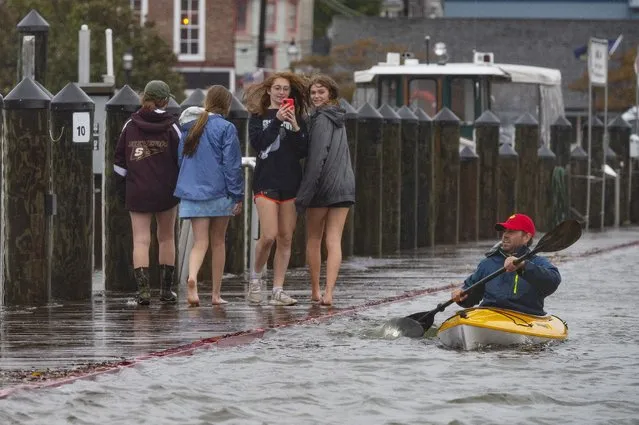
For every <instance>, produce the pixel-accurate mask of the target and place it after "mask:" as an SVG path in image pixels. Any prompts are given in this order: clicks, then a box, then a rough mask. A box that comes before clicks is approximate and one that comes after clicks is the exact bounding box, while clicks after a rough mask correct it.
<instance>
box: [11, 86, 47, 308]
mask: <svg viewBox="0 0 639 425" xmlns="http://www.w3.org/2000/svg"><path fill="white" fill-rule="evenodd" d="M50 103H51V99H50V98H49V96H48V95H47V94H46V93H44V92H43V91H42V90H41V89H40V88H39V87H38V85H37V84H36V83H35V81H34V80H33V79H32V78H30V77H27V78H24V79H23V80H22V81H21V82H20V83H19V84H18V85H17V86H16V87H14V89H13V90H11V92H10V93H9V94H8V95H7V97H6V98H5V99H4V109H5V114H4V118H5V123H6V128H5V129H4V134H5V139H4V143H3V146H2V150H3V152H2V167H3V170H2V171H3V176H2V205H3V211H2V225H3V228H4V229H3V230H4V232H3V240H2V245H3V249H4V269H3V271H2V272H3V275H4V297H3V298H4V299H3V300H2V304H4V305H43V304H46V303H47V302H48V301H49V298H50V293H49V280H50V277H51V275H50V260H51V239H50V236H51V233H50V232H51V216H52V215H53V214H55V197H54V196H53V195H52V194H51V193H50V187H49V184H50V175H51V152H50V150H49V149H50V146H51V138H50V137H49V105H50Z"/></svg>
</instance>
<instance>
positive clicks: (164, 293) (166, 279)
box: [160, 264, 177, 304]
mask: <svg viewBox="0 0 639 425" xmlns="http://www.w3.org/2000/svg"><path fill="white" fill-rule="evenodd" d="M174 272H175V266H167V265H166V264H160V301H162V302H163V303H171V304H173V303H175V302H177V294H176V293H175V292H173V282H174V279H173V277H174Z"/></svg>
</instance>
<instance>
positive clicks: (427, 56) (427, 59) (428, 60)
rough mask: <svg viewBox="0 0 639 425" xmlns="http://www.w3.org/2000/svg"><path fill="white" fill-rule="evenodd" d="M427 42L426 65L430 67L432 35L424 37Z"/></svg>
mask: <svg viewBox="0 0 639 425" xmlns="http://www.w3.org/2000/svg"><path fill="white" fill-rule="evenodd" d="M424 41H425V42H426V65H430V35H427V36H426V37H424Z"/></svg>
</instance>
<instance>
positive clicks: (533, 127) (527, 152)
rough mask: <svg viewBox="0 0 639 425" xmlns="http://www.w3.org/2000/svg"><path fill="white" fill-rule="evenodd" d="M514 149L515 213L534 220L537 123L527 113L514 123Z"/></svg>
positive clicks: (536, 177)
mask: <svg viewBox="0 0 639 425" xmlns="http://www.w3.org/2000/svg"><path fill="white" fill-rule="evenodd" d="M515 148H516V149H517V153H518V154H519V175H518V177H517V200H516V203H515V208H516V212H519V213H522V214H527V215H529V216H530V217H533V220H534V219H535V217H537V216H538V212H537V205H538V199H539V170H538V168H537V167H538V157H537V151H538V149H539V123H538V122H537V120H536V119H535V117H533V116H532V115H530V114H529V113H525V114H524V115H522V116H521V117H519V119H517V121H515Z"/></svg>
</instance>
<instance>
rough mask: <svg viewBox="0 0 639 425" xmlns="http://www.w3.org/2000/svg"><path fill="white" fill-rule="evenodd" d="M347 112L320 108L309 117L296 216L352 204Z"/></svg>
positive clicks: (353, 194) (353, 196) (353, 199)
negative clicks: (304, 161) (321, 208)
mask: <svg viewBox="0 0 639 425" xmlns="http://www.w3.org/2000/svg"><path fill="white" fill-rule="evenodd" d="M345 113H346V111H345V110H344V109H342V108H341V107H339V106H333V105H330V106H323V107H320V108H319V109H318V110H317V111H316V112H315V113H314V114H313V115H312V116H311V125H310V131H309V148H308V157H307V158H306V163H305V167H304V177H303V178H302V184H301V186H300V189H299V191H298V192H297V198H296V200H295V205H296V206H297V210H298V212H303V211H304V210H305V209H306V208H319V207H328V206H330V205H333V204H337V203H341V202H355V174H354V173H353V167H352V165H351V155H350V152H349V149H348V140H347V139H346V128H344V114H345Z"/></svg>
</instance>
